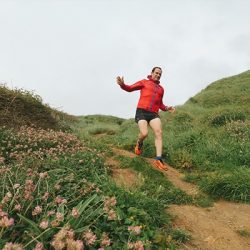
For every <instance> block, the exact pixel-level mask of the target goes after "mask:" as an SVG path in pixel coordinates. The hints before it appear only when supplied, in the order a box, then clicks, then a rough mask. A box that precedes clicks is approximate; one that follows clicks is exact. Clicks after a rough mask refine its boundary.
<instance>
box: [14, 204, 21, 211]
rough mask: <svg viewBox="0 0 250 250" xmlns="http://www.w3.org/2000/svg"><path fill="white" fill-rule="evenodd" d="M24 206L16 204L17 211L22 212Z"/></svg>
mask: <svg viewBox="0 0 250 250" xmlns="http://www.w3.org/2000/svg"><path fill="white" fill-rule="evenodd" d="M21 208H22V206H21V205H20V204H16V205H15V207H14V210H15V211H21Z"/></svg>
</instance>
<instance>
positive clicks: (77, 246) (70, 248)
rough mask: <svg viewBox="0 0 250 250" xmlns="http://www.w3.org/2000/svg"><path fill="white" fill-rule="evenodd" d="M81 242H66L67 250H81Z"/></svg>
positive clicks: (69, 240) (82, 247) (70, 240)
mask: <svg viewBox="0 0 250 250" xmlns="http://www.w3.org/2000/svg"><path fill="white" fill-rule="evenodd" d="M83 249H84V246H83V242H82V241H81V240H72V239H68V240H67V250H83Z"/></svg>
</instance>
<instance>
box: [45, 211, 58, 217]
mask: <svg viewBox="0 0 250 250" xmlns="http://www.w3.org/2000/svg"><path fill="white" fill-rule="evenodd" d="M55 213H56V212H55V210H50V211H48V213H47V215H48V216H51V215H54V214H55Z"/></svg>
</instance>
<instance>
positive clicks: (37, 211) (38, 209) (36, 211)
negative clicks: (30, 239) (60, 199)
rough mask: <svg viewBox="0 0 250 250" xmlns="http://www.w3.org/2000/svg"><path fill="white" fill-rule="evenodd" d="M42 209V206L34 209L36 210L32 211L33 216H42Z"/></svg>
mask: <svg viewBox="0 0 250 250" xmlns="http://www.w3.org/2000/svg"><path fill="white" fill-rule="evenodd" d="M42 211H43V210H42V208H41V207H40V206H36V207H35V208H34V210H33V211H32V215H33V216H35V215H38V214H40V213H42Z"/></svg>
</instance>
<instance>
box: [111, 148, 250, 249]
mask: <svg viewBox="0 0 250 250" xmlns="http://www.w3.org/2000/svg"><path fill="white" fill-rule="evenodd" d="M112 150H113V152H114V153H115V155H121V156H126V157H131V158H133V157H137V156H136V155H134V154H133V153H131V152H128V151H126V150H122V149H117V148H113V149H112ZM108 161H109V162H108V163H107V164H109V165H110V166H113V168H112V169H113V176H114V179H116V181H117V182H120V183H122V182H123V183H126V185H133V183H134V182H136V181H137V176H136V173H135V172H134V171H133V170H130V169H122V168H120V167H119V162H118V161H116V160H114V159H112V158H111V159H109V160H108ZM147 161H148V162H149V163H150V164H151V165H152V159H147ZM152 167H153V165H152ZM159 171H160V170H159ZM163 173H164V175H165V176H166V178H168V180H169V181H171V182H172V183H173V185H175V186H176V187H178V188H179V189H181V190H182V191H184V192H186V193H187V194H189V195H192V196H195V195H198V194H199V192H200V191H199V188H198V187H197V186H196V185H193V184H190V183H187V182H185V181H183V174H182V173H180V172H179V171H177V170H176V169H174V168H172V167H171V166H168V171H163ZM167 211H168V212H169V213H170V214H172V215H173V216H174V221H173V225H174V227H175V228H179V229H184V230H185V231H186V232H188V233H189V234H190V235H191V236H192V240H190V241H189V242H188V244H186V245H183V246H182V248H183V249H192V250H224V249H225V250H250V238H249V236H248V237H247V236H242V235H241V234H240V232H241V233H242V232H243V233H244V232H250V204H242V203H233V202H227V201H217V202H214V204H213V206H212V207H208V208H202V207H197V206H194V205H171V206H169V208H168V209H167Z"/></svg>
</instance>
